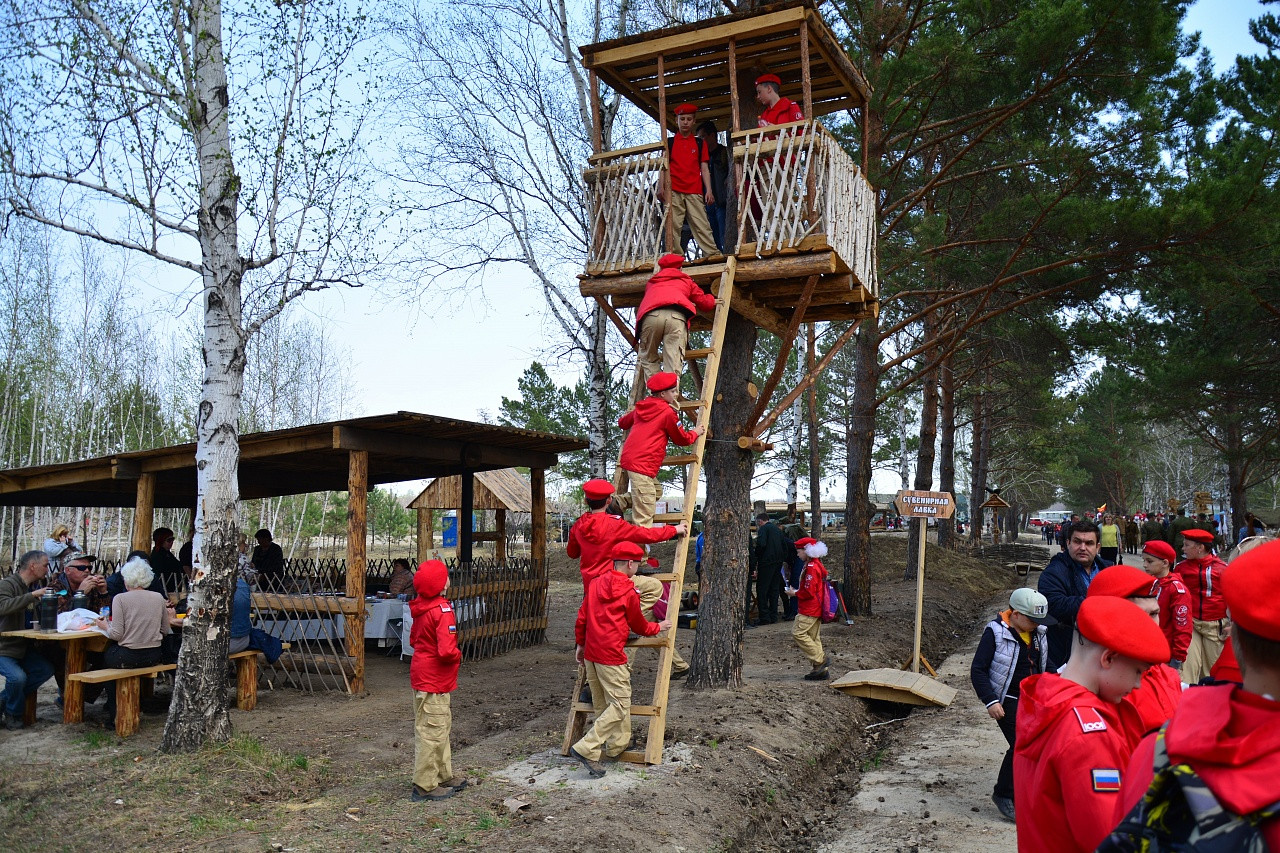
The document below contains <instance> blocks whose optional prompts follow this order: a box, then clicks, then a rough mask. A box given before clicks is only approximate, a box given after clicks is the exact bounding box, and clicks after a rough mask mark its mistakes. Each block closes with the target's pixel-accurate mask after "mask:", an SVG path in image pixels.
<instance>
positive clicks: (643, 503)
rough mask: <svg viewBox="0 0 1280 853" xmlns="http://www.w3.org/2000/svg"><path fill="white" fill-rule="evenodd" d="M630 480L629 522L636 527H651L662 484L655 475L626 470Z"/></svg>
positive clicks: (660, 495)
mask: <svg viewBox="0 0 1280 853" xmlns="http://www.w3.org/2000/svg"><path fill="white" fill-rule="evenodd" d="M627 477H628V478H629V479H630V480H631V523H632V524H634V525H636V526H637V527H653V511H654V509H655V508H656V507H657V505H658V499H659V498H661V497H662V485H661V484H660V483H659V482H658V480H657V478H656V477H646V476H645V475H644V474H637V473H636V472H635V471H628V472H627Z"/></svg>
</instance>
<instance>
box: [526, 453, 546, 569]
mask: <svg viewBox="0 0 1280 853" xmlns="http://www.w3.org/2000/svg"><path fill="white" fill-rule="evenodd" d="M529 500H530V502H531V503H532V507H531V508H530V513H529V515H530V518H529V561H530V563H532V570H533V576H534V577H538V578H545V577H546V576H547V472H546V471H544V470H542V469H541V468H533V469H530V471H529Z"/></svg>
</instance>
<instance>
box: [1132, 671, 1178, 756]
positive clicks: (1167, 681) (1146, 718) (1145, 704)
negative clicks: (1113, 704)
mask: <svg viewBox="0 0 1280 853" xmlns="http://www.w3.org/2000/svg"><path fill="white" fill-rule="evenodd" d="M1181 701H1182V679H1181V678H1179V677H1178V671H1177V670H1176V669H1174V668H1173V667H1171V666H1169V665H1168V664H1164V663H1162V664H1157V665H1156V666H1153V667H1151V668H1150V669H1148V670H1147V671H1146V672H1144V673H1143V674H1142V684H1141V685H1140V686H1139V687H1138V689H1137V690H1135V691H1133V692H1132V693H1130V694H1129V695H1128V696H1126V697H1124V699H1122V700H1121V701H1120V717H1121V719H1122V720H1124V726H1125V731H1126V733H1127V735H1128V737H1129V746H1130V747H1134V746H1137V745H1138V741H1140V740H1142V739H1143V738H1144V737H1145V736H1146V734H1147V732H1153V731H1155V730H1156V729H1158V728H1160V727H1161V726H1163V725H1164V724H1165V723H1166V722H1168V721H1169V718H1170V717H1172V716H1173V712H1174V711H1176V710H1177V708H1178V703H1179V702H1181Z"/></svg>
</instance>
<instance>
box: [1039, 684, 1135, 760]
mask: <svg viewBox="0 0 1280 853" xmlns="http://www.w3.org/2000/svg"><path fill="white" fill-rule="evenodd" d="M1072 708H1096V709H1097V711H1098V713H1099V714H1101V715H1102V717H1103V719H1104V720H1106V723H1107V725H1108V726H1110V727H1113V728H1115V729H1116V730H1117V731H1119V730H1120V725H1121V723H1120V713H1119V710H1118V709H1117V707H1116V706H1115V705H1113V704H1111V703H1110V702H1104V701H1102V700H1101V699H1099V698H1098V696H1097V694H1096V693H1094V692H1093V691H1091V690H1089V689H1088V688H1086V687H1083V686H1081V685H1079V684H1076V683H1075V682H1074V681H1071V680H1069V679H1066V678H1063V677H1062V676H1060V675H1058V674H1057V673H1052V672H1046V673H1042V674H1040V675H1033V676H1031V677H1030V678H1026V679H1023V681H1022V694H1021V696H1020V697H1019V699H1018V752H1020V753H1025V754H1026V756H1027V757H1028V758H1030V759H1032V760H1033V761H1038V760H1039V758H1040V753H1041V752H1042V751H1043V750H1044V748H1045V744H1046V743H1047V741H1048V738H1047V737H1046V735H1047V734H1048V733H1049V732H1051V731H1052V730H1053V726H1054V723H1056V722H1057V720H1058V719H1059V718H1060V717H1061V716H1062V715H1063V714H1067V713H1070V712H1071V709H1072Z"/></svg>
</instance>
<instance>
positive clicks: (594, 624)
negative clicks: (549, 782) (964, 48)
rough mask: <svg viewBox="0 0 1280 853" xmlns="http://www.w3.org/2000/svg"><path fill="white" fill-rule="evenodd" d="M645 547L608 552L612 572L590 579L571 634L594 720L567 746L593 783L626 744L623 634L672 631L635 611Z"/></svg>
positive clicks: (627, 680) (667, 623) (627, 679)
mask: <svg viewBox="0 0 1280 853" xmlns="http://www.w3.org/2000/svg"><path fill="white" fill-rule="evenodd" d="M643 559H644V549H643V548H641V547H640V546H639V545H637V544H635V543H634V542H621V543H619V544H618V545H617V546H615V547H614V549H613V571H609V572H605V573H604V574H603V575H601V576H600V577H598V578H595V579H594V580H592V581H591V586H590V587H588V589H587V594H586V597H585V598H583V599H582V606H581V607H579V608H578V621H577V623H576V624H575V625H574V628H573V635H574V640H575V641H576V642H577V659H578V663H580V664H584V665H585V666H586V668H587V683H588V684H590V685H591V703H592V704H593V705H594V706H595V711H596V719H595V722H594V723H593V724H592V726H591V728H590V730H588V731H587V733H586V734H584V735H583V736H582V738H581V740H579V741H578V742H577V743H575V744H574V745H573V746H572V747H570V748H569V754H570V755H572V756H573V757H574V758H576V759H578V760H579V761H581V762H582V764H583V766H584V767H586V768H587V772H588V773H590V774H591V777H592V778H593V779H599V778H600V777H601V776H603V775H604V772H605V771H604V765H603V764H601V763H600V759H601V758H603V757H606V756H607V757H609V758H617V757H618V756H619V755H621V754H622V753H623V752H625V751H626V749H627V746H628V744H630V743H631V668H630V667H629V666H628V665H627V651H626V645H627V634H628V633H629V632H635V633H636V634H639V635H640V636H642V637H652V636H653V635H654V634H658V633H661V632H662V631H665V630H667V629H668V628H670V627H671V617H670V616H668V617H667V618H666V619H663V620H662V621H661V622H650V621H649V620H647V619H645V618H644V614H643V613H641V612H640V596H639V595H638V594H637V593H636V588H635V584H634V583H633V582H632V580H631V579H632V578H633V577H634V576H635V573H636V572H637V571H638V570H639V569H640V561H641V560H643Z"/></svg>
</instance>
